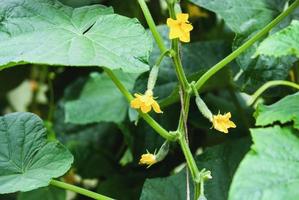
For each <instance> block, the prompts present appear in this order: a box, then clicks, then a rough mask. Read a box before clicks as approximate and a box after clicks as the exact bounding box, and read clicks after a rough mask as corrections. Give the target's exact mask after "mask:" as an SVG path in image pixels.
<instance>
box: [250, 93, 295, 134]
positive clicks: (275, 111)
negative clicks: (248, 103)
mask: <svg viewBox="0 0 299 200" xmlns="http://www.w3.org/2000/svg"><path fill="white" fill-rule="evenodd" d="M298 103H299V93H296V94H293V95H289V96H287V97H285V98H283V99H281V100H280V101H278V102H276V103H274V104H272V105H270V106H266V105H262V104H259V105H258V107H257V109H256V112H255V114H254V116H255V118H256V125H257V126H266V125H270V124H273V123H274V122H280V123H287V122H292V121H293V122H294V128H296V129H299V107H298Z"/></svg>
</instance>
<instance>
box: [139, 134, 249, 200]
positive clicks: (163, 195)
mask: <svg viewBox="0 0 299 200" xmlns="http://www.w3.org/2000/svg"><path fill="white" fill-rule="evenodd" d="M248 149H249V142H248V139H241V140H233V141H230V142H227V143H225V144H222V145H217V146H214V147H210V148H207V149H206V151H205V152H204V153H203V154H202V155H200V156H198V157H197V158H196V162H197V165H198V167H199V168H200V169H202V168H206V169H208V170H211V172H212V176H213V179H211V180H209V181H207V183H206V184H205V195H206V197H207V199H209V200H223V199H227V196H228V189H229V185H230V183H231V180H232V177H233V174H234V172H235V170H236V169H237V166H238V164H239V162H240V161H241V159H242V158H243V156H244V155H245V153H246V152H247V151H248ZM190 185H192V184H191V183H190ZM140 199H142V200H150V199H155V200H164V199H176V200H184V199H186V177H185V173H184V172H180V174H177V175H174V176H170V177H167V178H156V179H147V180H146V182H145V184H144V186H143V190H142V194H141V198H140Z"/></svg>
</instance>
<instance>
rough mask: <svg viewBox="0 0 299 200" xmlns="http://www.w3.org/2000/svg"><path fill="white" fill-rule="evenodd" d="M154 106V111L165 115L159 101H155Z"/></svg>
mask: <svg viewBox="0 0 299 200" xmlns="http://www.w3.org/2000/svg"><path fill="white" fill-rule="evenodd" d="M152 106H153V109H154V111H155V112H156V113H163V112H162V111H161V109H160V106H159V104H158V103H157V101H155V100H154V102H153V104H152Z"/></svg>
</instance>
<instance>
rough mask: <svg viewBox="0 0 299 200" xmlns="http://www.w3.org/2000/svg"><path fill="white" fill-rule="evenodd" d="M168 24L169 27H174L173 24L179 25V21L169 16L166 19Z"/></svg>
mask: <svg viewBox="0 0 299 200" xmlns="http://www.w3.org/2000/svg"><path fill="white" fill-rule="evenodd" d="M166 24H167V26H169V27H173V26H177V25H178V22H177V21H176V20H174V19H171V18H168V19H167V21H166Z"/></svg>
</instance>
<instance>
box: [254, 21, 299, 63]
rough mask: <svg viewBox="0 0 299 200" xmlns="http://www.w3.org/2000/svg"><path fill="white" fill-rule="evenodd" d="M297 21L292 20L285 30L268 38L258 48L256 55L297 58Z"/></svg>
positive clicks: (298, 32)
mask: <svg viewBox="0 0 299 200" xmlns="http://www.w3.org/2000/svg"><path fill="white" fill-rule="evenodd" d="M298 35H299V21H297V20H294V21H293V22H292V23H291V25H290V26H288V27H287V28H285V29H283V30H281V31H279V32H277V33H275V34H273V35H271V36H269V37H268V38H267V39H265V40H264V41H263V42H262V43H261V44H260V45H259V47H258V49H257V51H256V55H267V56H274V57H282V56H288V55H292V56H296V57H297V58H299V39H298Z"/></svg>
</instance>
